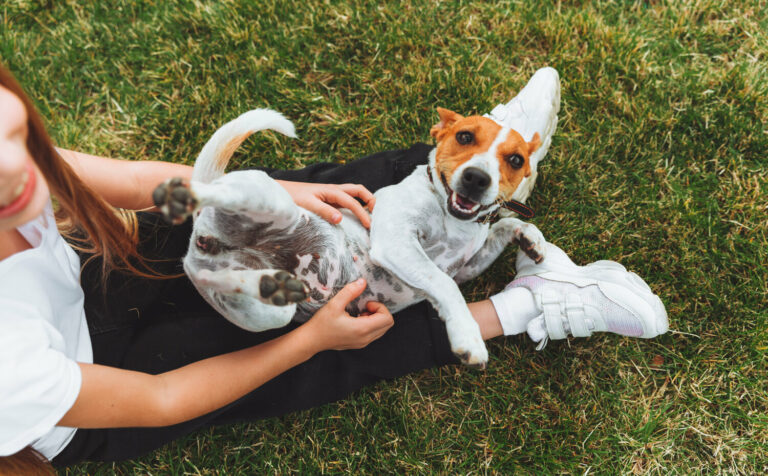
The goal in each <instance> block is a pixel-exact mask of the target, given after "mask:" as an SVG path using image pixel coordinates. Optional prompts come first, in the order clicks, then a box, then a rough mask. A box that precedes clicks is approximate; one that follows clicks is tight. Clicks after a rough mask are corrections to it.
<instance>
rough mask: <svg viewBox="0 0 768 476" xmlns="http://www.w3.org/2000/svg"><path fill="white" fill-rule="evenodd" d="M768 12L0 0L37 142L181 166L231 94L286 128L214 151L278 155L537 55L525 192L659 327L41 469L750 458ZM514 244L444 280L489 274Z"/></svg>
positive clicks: (502, 344) (532, 464) (647, 465)
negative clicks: (548, 137)
mask: <svg viewBox="0 0 768 476" xmlns="http://www.w3.org/2000/svg"><path fill="white" fill-rule="evenodd" d="M767 13H768V6H767V5H766V2H765V1H764V0H758V1H748V0H734V1H728V2H726V1H722V0H681V1H676V2H665V1H650V2H639V1H636V2H628V1H627V2H623V1H599V2H583V1H573V2H570V1H569V2H557V3H552V2H521V1H499V2H466V1H424V0H406V1H403V2H386V3H380V2H373V1H364V0H360V1H356V0H347V1H323V2H319V1H310V2H287V1H279V2H277V1H275V2H267V1H265V2H248V1H233V0H228V1H221V2H203V1H194V2H180V3H171V2H157V1H143V2H127V1H114V2H39V1H18V0H10V1H9V0H6V1H5V2H3V3H2V5H1V6H0V55H1V57H2V61H3V62H4V64H5V65H6V66H8V67H9V68H10V69H11V70H12V71H13V72H14V73H15V75H16V76H17V78H18V79H19V80H20V81H21V82H22V84H23V85H24V86H25V88H26V90H27V91H28V92H29V94H30V95H31V96H32V97H33V99H34V100H35V103H36V104H37V106H38V107H39V109H40V111H41V112H42V114H43V116H44V117H45V118H46V119H47V121H48V124H49V126H50V131H51V134H52V136H53V137H54V139H55V141H56V142H57V144H59V145H61V146H64V147H70V148H75V149H79V150H83V151H87V152H92V153H98V154H104V155H108V156H114V157H123V158H128V159H159V160H167V161H177V162H184V163H189V162H190V161H191V160H192V159H193V158H194V157H195V155H196V153H197V151H199V149H200V148H201V147H202V145H203V143H204V142H205V140H206V139H207V138H208V136H209V135H210V134H211V132H212V131H213V130H214V129H215V128H216V127H217V126H218V125H220V124H222V123H223V122H225V121H226V120H228V119H230V118H232V117H234V116H236V115H237V114H238V113H240V112H242V111H245V110H246V109H249V108H252V107H256V106H263V107H272V108H275V109H277V110H279V111H281V112H283V113H285V114H286V115H287V116H288V117H289V118H291V119H292V120H294V121H295V123H296V125H297V129H298V132H299V135H300V139H299V140H297V141H289V140H285V139H283V138H278V136H276V135H270V134H263V135H259V136H258V137H255V138H254V139H251V140H249V142H248V143H247V144H246V145H245V147H244V150H243V151H242V153H240V154H238V156H237V162H238V164H239V165H246V164H250V165H256V164H263V165H269V166H279V167H300V166H302V165H307V164H310V163H314V162H322V161H344V160H348V159H352V158H355V157H358V156H363V155H367V154H369V153H372V152H376V151H380V150H385V149H390V148H399V147H403V146H407V145H409V144H411V143H413V142H415V141H429V140H430V138H429V136H428V131H429V128H430V126H431V125H432V124H433V123H434V122H435V121H436V113H435V107H436V106H438V105H441V106H446V107H450V108H452V109H454V110H456V111H459V112H462V113H472V112H485V111H488V110H490V108H491V107H492V106H493V105H495V104H496V103H498V102H502V101H504V102H505V101H506V100H508V99H509V98H510V97H511V96H512V94H513V92H514V91H516V90H517V89H518V88H520V87H521V86H522V85H523V84H525V82H526V81H527V79H528V77H529V76H530V75H531V74H532V72H533V71H534V70H535V69H536V68H539V67H541V66H544V65H551V66H554V67H555V68H557V69H558V70H559V72H560V74H561V78H562V87H563V94H562V111H561V119H560V123H559V127H558V132H557V134H556V136H555V139H554V140H553V144H552V147H551V149H550V152H549V155H548V157H547V159H546V161H545V162H543V163H542V166H541V167H540V169H539V170H540V175H539V183H538V184H537V189H536V191H535V193H534V195H533V197H532V199H531V201H530V203H531V204H532V205H533V206H534V207H535V208H536V210H537V212H538V213H539V216H538V217H537V218H535V219H534V223H535V224H536V225H537V226H539V227H540V228H541V229H542V230H543V232H544V234H545V235H546V236H547V237H548V238H549V239H550V240H551V241H553V242H555V243H557V244H558V245H560V246H561V247H563V248H564V249H565V250H567V251H568V252H569V253H570V254H571V255H572V257H573V258H574V259H575V260H576V261H578V262H582V263H584V262H588V261H593V260H596V259H614V260H620V261H621V262H622V263H623V264H625V265H626V266H627V267H628V268H630V269H632V270H635V271H636V272H638V273H639V274H640V275H641V276H643V277H644V278H646V279H647V281H648V282H649V283H650V285H651V287H652V288H653V289H654V290H655V291H656V292H658V293H659V294H660V295H661V296H662V299H663V300H664V302H665V303H666V306H667V310H668V312H669V316H670V321H671V327H672V329H671V331H670V332H669V333H668V334H666V335H665V336H663V337H660V338H657V339H654V340H651V341H641V340H632V339H625V338H620V337H617V336H611V335H600V336H595V337H593V338H590V339H587V340H584V339H582V340H572V341H557V342H552V343H550V344H549V345H548V347H547V348H546V349H545V350H544V351H542V352H535V351H534V346H533V345H532V344H531V343H530V342H528V341H527V340H526V339H525V338H523V337H514V338H506V339H501V340H498V341H496V342H493V343H491V344H490V350H491V353H492V361H491V366H490V368H489V370H488V371H486V372H474V371H470V370H466V369H464V368H443V369H439V370H430V371H424V372H421V373H418V374H414V375H409V376H405V377H402V378H400V379H397V380H395V381H393V382H386V383H381V384H378V385H376V386H373V387H370V388H367V389H365V390H364V391H362V392H359V393H357V394H355V395H353V396H351V397H350V398H348V399H347V400H345V401H342V402H339V403H337V404H332V405H326V406H323V407H321V408H316V409H313V410H310V411H305V412H301V413H297V414H292V415H287V416H284V417H281V418H272V419H268V420H264V421H258V422H254V423H251V424H245V425H240V426H233V427H224V428H216V429H212V430H207V431H203V432H200V433H196V434H193V435H190V436H189V437H187V438H184V439H182V440H179V441H178V442H176V443H174V444H171V445H169V446H167V447H164V448H162V449H160V450H158V451H156V452H155V453H153V454H150V455H148V456H146V457H143V458H141V459H138V460H136V461H130V462H124V463H120V464H114V465H112V464H104V465H99V464H84V465H81V466H77V467H73V468H69V469H67V470H66V471H64V472H63V473H65V474H72V475H74V474H111V473H117V474H134V473H141V474H182V473H185V474H186V473H190V474H262V473H267V472H269V473H290V472H295V473H340V472H355V473H373V474H386V473H406V472H408V473H411V472H414V473H505V474H509V473H533V474H539V473H545V474H554V473H558V474H560V473H566V474H571V473H585V474H586V473H607V474H613V473H634V474H646V473H656V474H659V473H661V474H667V473H673V474H674V473H677V474H691V473H744V474H757V473H765V472H766V471H768V383H767V382H768V378H767V377H768V375H767V372H766V369H767V368H768V361H767V359H766V350H767V349H768V332H767V331H766V329H768V296H766V283H767V282H768V270H767V266H766V265H767V264H768V259H767V255H768V246H767V244H768V238H767V237H766V235H767V231H768V230H767V228H768V219H767V218H766V217H767V216H768V215H767V213H766V212H768V210H767V208H768V207H767V205H766V204H767V203H768V190H767V189H768V186H766V184H767V183H768V180H767V179H768V163H767V162H766V158H765V156H766V151H768V129H766V127H767V126H766V124H768V100H767V99H766V98H767V97H768V57H767V56H766V55H767V53H768V35H767V34H766V31H768V14H767ZM513 251H514V250H509V251H507V252H506V253H505V254H504V255H503V256H502V257H501V258H500V259H499V260H498V261H497V263H496V264H495V265H494V266H493V267H492V268H491V269H490V270H489V271H488V272H487V273H485V274H484V275H483V276H482V277H480V278H478V279H476V280H475V281H473V282H472V283H470V284H469V285H467V286H465V287H464V291H465V294H466V296H467V298H468V299H480V298H485V297H486V296H488V295H489V294H490V293H492V292H495V291H498V290H499V289H501V288H502V287H503V285H504V284H505V283H506V282H507V281H509V280H510V277H511V276H512V275H513V273H514V267H513V262H514V260H513V257H514V254H513Z"/></svg>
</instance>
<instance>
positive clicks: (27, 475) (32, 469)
mask: <svg viewBox="0 0 768 476" xmlns="http://www.w3.org/2000/svg"><path fill="white" fill-rule="evenodd" d="M11 475H13V476H55V475H56V471H54V469H53V466H51V464H50V463H48V460H46V459H45V456H43V455H41V454H40V453H38V452H37V451H35V450H34V449H32V447H31V446H27V447H26V448H24V449H23V450H21V451H19V452H18V453H16V454H14V455H12V456H8V457H5V458H0V476H11Z"/></svg>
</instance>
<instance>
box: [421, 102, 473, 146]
mask: <svg viewBox="0 0 768 476" xmlns="http://www.w3.org/2000/svg"><path fill="white" fill-rule="evenodd" d="M437 114H438V115H439V116H440V122H438V123H437V124H435V125H434V126H432V129H430V130H429V135H431V136H432V137H434V138H435V139H437V140H440V139H441V138H442V135H443V134H442V132H444V131H445V130H446V129H448V128H449V127H451V126H452V125H453V124H454V123H455V122H456V121H458V120H460V119H464V116H462V115H461V114H458V113H455V112H453V111H449V110H448V109H443V108H442V107H438V108H437Z"/></svg>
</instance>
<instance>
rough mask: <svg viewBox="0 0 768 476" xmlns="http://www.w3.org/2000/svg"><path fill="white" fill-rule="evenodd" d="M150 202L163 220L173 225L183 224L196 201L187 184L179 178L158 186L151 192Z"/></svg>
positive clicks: (195, 205)
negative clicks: (153, 203)
mask: <svg viewBox="0 0 768 476" xmlns="http://www.w3.org/2000/svg"><path fill="white" fill-rule="evenodd" d="M152 201H153V202H155V206H157V208H159V209H160V211H161V212H162V214H163V216H164V217H165V219H166V220H168V221H169V222H171V223H173V224H179V223H183V222H184V220H186V219H187V217H188V216H189V215H191V214H192V212H193V211H194V210H195V208H196V207H197V199H196V198H195V196H194V195H193V194H192V191H191V190H190V189H189V184H188V183H187V182H185V181H184V180H183V179H181V178H179V177H175V178H172V179H169V180H166V181H165V182H163V183H161V184H160V185H158V186H157V188H155V190H154V191H153V192H152Z"/></svg>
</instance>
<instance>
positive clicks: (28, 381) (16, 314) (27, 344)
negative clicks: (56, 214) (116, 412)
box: [0, 203, 93, 459]
mask: <svg viewBox="0 0 768 476" xmlns="http://www.w3.org/2000/svg"><path fill="white" fill-rule="evenodd" d="M18 230H19V232H20V233H21V234H22V235H23V236H24V238H26V239H27V241H28V242H29V243H30V244H31V245H32V246H33V248H31V249H28V250H24V251H22V252H19V253H16V254H14V255H11V256H9V257H8V258H6V259H4V260H2V261H0V456H8V455H11V454H14V453H16V452H17V451H19V450H21V449H22V448H24V447H25V446H27V445H29V444H31V445H32V446H33V447H34V448H35V449H36V450H38V451H39V452H40V453H42V454H43V455H44V456H45V457H47V458H48V459H51V458H53V457H54V456H56V455H57V454H59V453H60V452H61V450H62V449H64V447H65V446H66V445H67V444H68V443H69V442H70V441H71V440H72V437H73V436H74V434H75V429H74V428H65V427H57V426H55V425H56V423H57V422H58V421H59V420H60V419H61V417H63V416H64V414H65V413H66V412H67V411H68V410H69V409H70V408H71V407H72V405H73V404H74V403H75V399H76V398H77V395H78V393H80V384H81V375H80V368H79V367H78V366H77V364H76V363H75V362H76V361H77V362H85V363H93V351H92V349H91V338H90V336H89V335H88V325H87V323H86V321H85V311H84V309H83V303H84V300H83V290H82V289H81V287H80V259H79V258H78V256H77V255H76V254H75V252H74V251H73V250H72V248H70V247H69V246H68V245H67V244H66V243H65V242H64V240H63V239H62V237H61V235H59V232H58V230H57V229H56V223H55V222H54V218H53V209H52V207H51V204H50V203H48V205H47V207H46V208H45V211H44V212H43V214H42V215H40V216H39V217H38V218H37V219H35V220H32V221H31V222H29V223H26V224H24V225H23V226H21V227H19V228H18Z"/></svg>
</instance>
